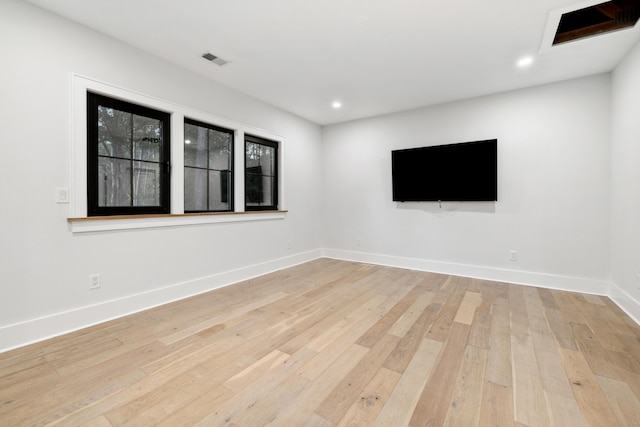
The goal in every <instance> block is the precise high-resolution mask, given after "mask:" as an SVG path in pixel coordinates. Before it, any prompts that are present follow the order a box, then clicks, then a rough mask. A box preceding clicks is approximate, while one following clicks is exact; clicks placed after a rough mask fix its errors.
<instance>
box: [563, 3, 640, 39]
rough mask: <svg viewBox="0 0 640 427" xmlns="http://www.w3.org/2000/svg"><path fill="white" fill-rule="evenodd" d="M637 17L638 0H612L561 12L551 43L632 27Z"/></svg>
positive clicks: (639, 10) (638, 14)
mask: <svg viewBox="0 0 640 427" xmlns="http://www.w3.org/2000/svg"><path fill="white" fill-rule="evenodd" d="M638 18H640V0H613V1H608V2H606V3H600V4H596V5H593V6H589V7H585V8H583V9H578V10H573V11H570V12H567V13H563V14H562V16H561V18H560V23H559V24H558V29H557V31H556V35H555V38H554V39H553V44H554V45H556V44H559V43H565V42H568V41H572V40H577V39H581V38H585V37H591V36H595V35H598V34H603V33H608V32H611V31H617V30H620V29H623V28H629V27H633V26H635V24H636V22H638Z"/></svg>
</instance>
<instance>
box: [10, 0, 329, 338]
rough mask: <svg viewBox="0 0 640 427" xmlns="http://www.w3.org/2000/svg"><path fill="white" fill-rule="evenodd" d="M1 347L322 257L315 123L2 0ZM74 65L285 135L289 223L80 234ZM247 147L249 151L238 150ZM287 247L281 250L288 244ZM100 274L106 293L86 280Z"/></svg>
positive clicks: (121, 84) (87, 72) (118, 82)
mask: <svg viewBox="0 0 640 427" xmlns="http://www.w3.org/2000/svg"><path fill="white" fill-rule="evenodd" d="M0 1H1V2H2V5H1V7H2V13H0V52H1V59H0V61H2V66H1V67H0V85H1V88H2V89H1V95H0V120H1V122H2V126H0V144H1V147H2V154H1V155H0V174H1V179H0V194H2V202H1V206H2V209H1V210H0V227H1V230H0V231H1V233H0V234H1V236H2V237H1V238H0V277H1V281H2V284H1V286H0V351H1V350H2V349H6V348H10V347H13V346H16V345H20V344H24V343H26V342H29V341H32V340H36V339H41V338H44V337H46V336H48V335H52V334H56V333H59V332H62V331H65V330H68V329H71V328H79V327H82V326H85V325H86V324H89V323H94V322H97V321H100V320H104V319H106V318H109V317H113V316H116V315H120V314H123V313H126V312H128V311H133V310H139V309H140V308H141V307H145V306H149V305H154V304H159V303H162V302H165V301H167V300H170V299H173V298H179V297H183V296H185V295H188V294H191V293H194V292H200V291H203V290H205V289H209V288H211V287H214V286H219V285H221V284H224V283H228V282H230V281H234V280H239V279H241V278H244V277H248V276H251V275H255V274H261V273H264V272H266V271H269V270H271V269H275V268H280V267H282V266H286V265H291V264H292V263H296V262H301V261H304V260H306V259H309V258H314V257H317V256H319V254H320V247H321V234H320V233H321V231H320V229H319V227H309V226H308V224H309V223H315V224H319V223H321V219H322V218H321V214H320V212H321V210H322V208H321V200H320V197H319V194H320V193H321V183H320V181H319V179H318V177H319V176H320V174H321V165H320V158H321V129H320V127H319V126H317V125H315V124H311V123H309V122H307V121H305V120H302V119H300V118H297V117H295V116H292V115H290V114H288V113H285V112H282V111H281V110H278V109H276V108H273V107H271V106H268V105H266V104H264V103H261V102H259V101H256V100H255V99H253V98H251V97H249V96H245V95H243V94H240V93H238V92H236V91H233V90H231V89H229V88H226V87H224V86H221V85H218V84H215V83H213V82H212V81H210V80H207V79H204V78H202V77H200V76H198V75H196V74H193V73H190V72H188V71H186V70H184V69H181V68H179V67H177V66H173V65H170V64H168V63H167V62H164V61H162V60H160V59H158V58H156V57H153V56H150V55H148V54H145V53H143V52H141V51H139V50H137V49H134V48H132V47H130V46H128V45H125V44H123V43H120V42H118V41H116V40H114V39H111V38H108V37H106V36H103V35H101V34H99V33H96V32H94V31H91V30H89V29H87V28H85V27H83V26H80V25H77V24H75V23H72V22H70V21H68V20H65V19H62V18H59V17H57V16H55V15H52V14H50V13H48V12H45V11H43V10H41V9H39V8H36V7H33V6H31V5H28V4H25V3H24V2H21V1H13V0H0ZM72 73H79V74H82V75H85V76H88V77H91V78H94V79H97V80H100V81H102V82H105V83H108V84H111V85H115V86H119V87H122V88H125V89H128V90H133V91H137V92H140V93H142V94H145V95H148V96H152V97H157V98H160V99H164V100H167V101H170V102H173V103H177V104H180V105H184V106H187V107H190V108H193V109H198V110H201V111H204V112H207V113H210V114H215V115H219V116H223V117H226V118H229V119H231V120H235V121H238V122H242V123H246V124H249V125H251V126H254V127H257V128H261V129H265V130H267V131H269V132H271V133H274V134H277V135H280V136H282V137H284V138H285V147H284V156H285V158H284V159H283V163H284V164H285V182H284V187H285V188H284V192H285V194H286V197H287V205H286V208H287V209H288V210H289V213H288V214H287V215H286V218H285V219H280V220H271V221H257V222H240V223H232V224H208V225H197V226H183V227H173V228H172V227H169V228H162V229H145V230H131V231H112V232H97V233H83V234H73V233H71V232H70V231H69V227H68V224H67V217H68V216H69V205H64V204H56V203H54V190H55V188H56V187H68V188H70V187H72V183H70V182H69V174H70V167H71V165H70V157H71V155H70V139H71V136H72V132H71V129H70V128H71V107H70V102H71V101H70V100H71V87H70V85H71V80H72V78H71V75H72ZM240 155H242V153H240ZM287 241H290V242H291V248H290V249H287V247H286V242H287ZM94 273H100V274H101V276H102V288H101V289H99V290H95V291H90V290H89V289H88V284H89V282H88V275H89V274H94Z"/></svg>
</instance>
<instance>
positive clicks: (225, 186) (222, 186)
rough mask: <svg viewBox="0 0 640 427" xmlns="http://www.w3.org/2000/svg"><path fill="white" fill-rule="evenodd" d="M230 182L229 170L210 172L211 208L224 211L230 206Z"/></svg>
mask: <svg viewBox="0 0 640 427" xmlns="http://www.w3.org/2000/svg"><path fill="white" fill-rule="evenodd" d="M223 177H224V178H223ZM229 183H230V181H229V179H228V171H222V172H221V171H210V172H209V210H212V211H224V210H228V209H229V208H230V206H229V202H228V201H229V191H230V189H229Z"/></svg>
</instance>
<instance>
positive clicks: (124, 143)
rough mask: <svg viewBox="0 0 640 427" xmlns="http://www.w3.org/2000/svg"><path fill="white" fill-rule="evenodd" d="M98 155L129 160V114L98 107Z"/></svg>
mask: <svg viewBox="0 0 640 427" xmlns="http://www.w3.org/2000/svg"><path fill="white" fill-rule="evenodd" d="M98 154H99V155H101V156H109V157H120V158H125V159H129V158H131V114H130V113H127V112H123V111H119V110H116V109H114V108H107V107H103V106H101V105H100V106H98Z"/></svg>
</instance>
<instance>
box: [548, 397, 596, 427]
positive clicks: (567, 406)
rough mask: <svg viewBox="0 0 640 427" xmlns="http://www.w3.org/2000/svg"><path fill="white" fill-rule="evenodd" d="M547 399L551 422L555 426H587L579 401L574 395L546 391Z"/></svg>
mask: <svg viewBox="0 0 640 427" xmlns="http://www.w3.org/2000/svg"><path fill="white" fill-rule="evenodd" d="M545 400H546V402H547V408H548V410H549V422H550V423H551V425H552V426H555V427H584V426H586V424H585V422H584V419H583V418H582V414H581V413H580V408H579V407H578V402H576V400H575V399H574V398H573V396H572V397H566V396H559V395H557V394H553V393H547V392H546V391H545Z"/></svg>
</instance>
